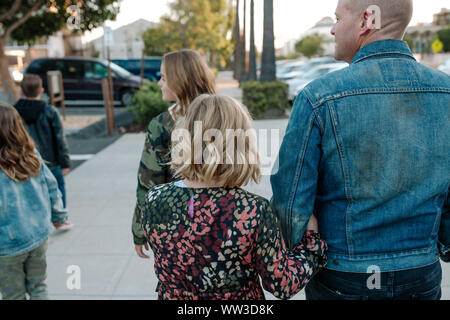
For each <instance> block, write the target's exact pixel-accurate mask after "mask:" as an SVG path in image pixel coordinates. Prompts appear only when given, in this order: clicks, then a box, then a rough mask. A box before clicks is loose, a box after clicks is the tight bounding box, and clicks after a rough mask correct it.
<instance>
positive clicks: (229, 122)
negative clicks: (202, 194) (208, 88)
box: [171, 94, 261, 187]
mask: <svg viewBox="0 0 450 320" xmlns="http://www.w3.org/2000/svg"><path fill="white" fill-rule="evenodd" d="M171 154H172V162H171V168H172V170H174V175H175V176H177V177H181V178H184V179H189V180H193V181H202V182H207V183H210V182H214V183H216V184H218V185H220V186H225V187H240V186H242V185H246V184H248V183H249V182H250V180H253V181H255V182H256V183H259V182H260V180H261V170H260V155H259V153H258V151H257V148H256V134H255V131H254V130H253V126H252V118H251V116H250V114H249V112H248V110H247V108H246V107H244V106H243V105H241V104H240V103H239V102H237V101H236V100H235V99H233V98H231V97H228V96H221V95H208V94H203V95H200V96H199V97H197V98H196V99H195V100H194V101H193V102H192V104H191V105H190V106H189V108H187V111H186V115H185V117H184V118H182V119H181V120H180V121H179V122H178V123H177V126H176V128H175V130H174V131H173V133H172V150H171Z"/></svg>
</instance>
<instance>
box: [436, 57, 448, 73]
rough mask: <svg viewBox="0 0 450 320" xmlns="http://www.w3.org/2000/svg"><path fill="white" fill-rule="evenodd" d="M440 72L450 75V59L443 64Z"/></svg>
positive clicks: (439, 68)
mask: <svg viewBox="0 0 450 320" xmlns="http://www.w3.org/2000/svg"><path fill="white" fill-rule="evenodd" d="M438 70H439V71H442V72H444V73H446V74H448V75H450V59H447V61H445V62H444V63H443V64H441V65H440V66H439V67H438Z"/></svg>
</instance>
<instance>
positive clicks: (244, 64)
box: [239, 0, 247, 81]
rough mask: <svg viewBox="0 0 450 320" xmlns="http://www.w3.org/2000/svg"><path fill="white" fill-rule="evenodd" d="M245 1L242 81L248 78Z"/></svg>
mask: <svg viewBox="0 0 450 320" xmlns="http://www.w3.org/2000/svg"><path fill="white" fill-rule="evenodd" d="M243 1H244V26H243V28H242V29H243V32H242V37H241V57H240V59H239V62H240V64H241V67H240V70H241V76H240V77H239V80H240V81H246V80H247V50H246V44H247V43H246V42H247V40H246V33H247V28H246V27H247V0H243Z"/></svg>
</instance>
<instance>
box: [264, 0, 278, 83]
mask: <svg viewBox="0 0 450 320" xmlns="http://www.w3.org/2000/svg"><path fill="white" fill-rule="evenodd" d="M275 80H276V67H275V36H274V32H273V0H264V35H263V52H262V62H261V81H275Z"/></svg>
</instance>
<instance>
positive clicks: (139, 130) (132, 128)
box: [119, 122, 147, 134]
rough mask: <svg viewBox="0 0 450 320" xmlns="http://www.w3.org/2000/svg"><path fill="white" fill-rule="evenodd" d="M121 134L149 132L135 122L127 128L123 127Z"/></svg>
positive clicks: (120, 130)
mask: <svg viewBox="0 0 450 320" xmlns="http://www.w3.org/2000/svg"><path fill="white" fill-rule="evenodd" d="M119 132H120V133H121V134H125V133H145V132H147V128H146V127H144V126H142V125H140V124H139V123H137V122H133V123H132V124H129V125H127V126H122V127H120V128H119Z"/></svg>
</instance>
